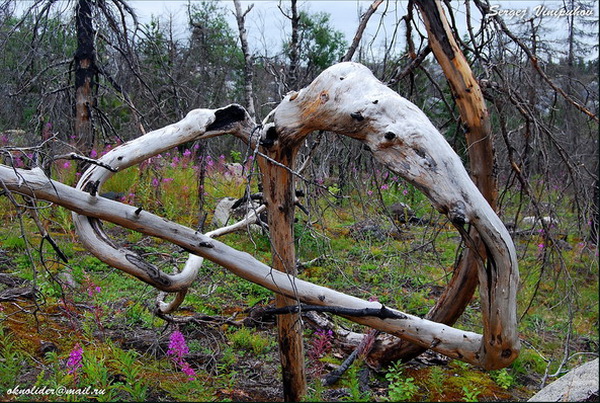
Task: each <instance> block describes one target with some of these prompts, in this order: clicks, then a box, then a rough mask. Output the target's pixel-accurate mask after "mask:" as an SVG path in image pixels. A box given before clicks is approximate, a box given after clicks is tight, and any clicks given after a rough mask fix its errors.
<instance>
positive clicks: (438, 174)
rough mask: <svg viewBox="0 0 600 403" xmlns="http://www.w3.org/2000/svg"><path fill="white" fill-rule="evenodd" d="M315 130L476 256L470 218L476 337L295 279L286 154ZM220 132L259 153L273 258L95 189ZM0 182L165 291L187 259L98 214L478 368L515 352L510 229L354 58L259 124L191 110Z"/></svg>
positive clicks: (179, 280)
mask: <svg viewBox="0 0 600 403" xmlns="http://www.w3.org/2000/svg"><path fill="white" fill-rule="evenodd" d="M318 130H329V131H332V132H336V133H339V134H342V135H345V136H349V137H351V138H354V139H356V140H358V141H360V142H361V143H362V144H363V145H364V146H365V147H366V148H368V149H369V150H371V152H372V153H373V156H374V157H375V158H376V159H377V160H379V161H380V162H381V163H383V164H385V165H386V166H387V167H388V168H389V169H390V170H392V171H394V172H395V173H397V174H398V175H400V176H402V177H403V178H404V179H406V180H407V181H409V182H410V183H412V184H413V185H414V186H415V187H417V188H418V189H420V190H421V191H422V192H423V193H424V194H425V195H426V196H427V197H428V198H429V199H430V200H431V202H432V204H433V206H434V207H435V208H436V209H437V210H438V211H440V212H441V213H443V214H445V215H447V216H448V218H449V219H450V221H451V222H452V223H453V224H454V226H455V227H456V228H457V229H458V231H459V233H460V234H461V235H462V236H463V239H464V241H465V243H466V245H467V246H468V247H469V248H471V249H473V251H474V254H475V255H476V256H479V254H478V245H476V244H474V242H473V241H472V237H471V236H470V235H469V234H468V233H467V231H466V230H465V226H466V225H470V226H471V227H472V228H474V230H475V231H477V233H478V234H479V236H480V237H481V242H482V244H483V245H484V247H485V250H486V251H487V255H488V256H487V261H486V264H485V265H483V264H480V265H478V279H479V288H480V294H481V305H482V309H484V310H485V311H486V312H484V314H483V335H479V334H477V333H474V332H469V331H463V330H459V329H456V328H453V327H451V326H448V325H444V324H441V323H438V322H435V321H431V320H428V319H422V318H418V317H415V316H413V315H410V314H407V313H403V312H400V311H397V310H394V309H391V308H387V307H384V306H383V305H382V304H381V303H379V302H374V301H373V302H370V301H364V300H361V299H359V298H356V297H352V296H350V295H346V294H343V293H340V292H337V291H334V290H331V289H328V288H325V287H321V286H318V285H315V284H312V283H310V282H307V281H302V280H300V279H298V278H296V277H295V276H294V274H293V271H292V270H293V268H292V266H293V261H292V260H290V259H291V258H292V257H293V256H294V250H293V248H291V247H290V246H291V245H293V239H292V235H291V221H290V220H291V219H292V217H293V211H294V195H293V180H292V179H293V176H294V171H293V168H294V167H293V161H294V157H295V155H296V152H297V150H298V147H299V145H300V144H301V143H302V140H303V139H305V137H306V136H307V135H309V134H310V133H311V132H313V131H318ZM224 134H232V135H234V136H236V137H238V138H240V139H242V140H243V141H245V142H247V143H248V144H249V145H250V146H251V147H253V149H256V148H258V149H259V150H262V152H261V153H259V155H260V158H262V159H263V161H261V162H260V167H261V169H262V171H263V172H262V173H263V188H264V190H265V198H266V200H267V204H268V210H269V227H270V228H271V230H273V229H274V228H277V230H276V231H277V232H276V233H273V232H272V233H271V239H272V241H273V261H272V266H269V265H266V264H264V263H262V262H260V261H258V260H256V259H255V258H254V257H252V256H251V255H249V254H248V253H245V252H242V251H238V250H236V249H234V248H232V247H230V246H227V245H225V244H224V243H222V242H219V241H217V240H215V239H213V238H211V237H209V236H206V235H204V234H201V233H199V232H198V231H195V230H193V229H190V228H186V227H184V226H182V225H179V224H176V223H173V222H169V221H167V220H165V219H163V218H161V217H158V216H156V215H154V214H152V213H150V212H146V211H143V210H142V209H141V208H136V207H134V206H129V205H126V204H123V203H120V202H116V201H113V200H108V199H106V198H102V197H99V196H98V191H99V189H100V187H101V186H102V184H103V183H104V182H105V181H106V180H107V179H108V178H109V177H110V176H112V175H113V171H116V172H119V171H121V170H123V169H125V168H127V167H129V166H132V165H135V164H138V163H140V162H142V161H143V160H145V159H147V158H149V157H151V156H154V155H157V154H159V153H161V152H163V151H165V150H167V149H170V148H173V147H176V146H177V145H179V144H182V143H184V142H187V141H191V140H204V139H206V138H209V137H214V136H219V135H224ZM260 158H259V159H260ZM108 167H110V168H111V169H107V168H108ZM0 180H1V181H2V184H3V186H4V187H5V188H6V189H8V190H10V191H12V192H17V193H22V194H25V195H29V196H33V197H36V198H38V199H44V200H48V201H51V202H53V203H56V204H59V205H61V206H64V207H66V208H68V209H70V210H73V211H74V221H75V227H76V230H77V232H78V234H79V236H80V240H81V242H82V244H83V245H84V246H85V247H86V248H87V249H88V250H90V251H91V252H92V253H93V254H94V255H96V256H97V257H98V258H99V259H101V260H102V261H104V262H106V263H108V264H110V265H111V266H113V267H116V268H119V269H121V270H123V271H125V272H127V273H129V274H131V275H133V276H135V277H137V278H139V279H141V280H143V281H145V282H147V283H149V284H151V285H153V286H154V287H156V288H158V289H160V290H162V291H167V292H178V293H181V292H185V290H187V289H188V288H189V287H190V285H191V284H192V282H193V280H194V278H195V277H196V274H197V270H198V267H199V266H198V265H197V264H187V265H186V266H185V267H184V269H183V270H182V271H181V272H180V273H178V274H166V273H163V272H161V271H160V270H159V269H158V268H157V267H156V266H154V265H152V264H151V263H149V262H146V261H145V260H144V259H143V258H142V257H141V256H139V255H138V254H136V253H134V252H132V251H129V250H127V249H125V248H123V247H121V246H119V245H117V244H116V243H115V242H113V241H112V240H111V239H110V238H109V237H108V235H107V234H106V233H105V232H104V231H103V229H102V225H101V221H100V220H106V221H110V222H113V223H115V224H117V225H120V226H123V227H125V228H129V229H133V230H135V231H138V232H141V233H144V234H147V235H151V236H156V237H159V238H162V239H165V240H168V241H170V242H173V243H175V244H177V245H178V246H181V247H182V248H184V249H186V250H188V251H189V252H190V253H192V254H193V255H196V256H200V257H202V258H205V259H209V260H211V261H213V262H215V263H217V264H219V265H221V266H222V267H224V268H226V269H228V270H230V271H232V272H233V273H235V274H237V275H238V276H241V277H243V278H245V279H247V280H249V281H252V282H254V283H256V284H260V285H262V286H264V287H266V288H268V289H270V290H272V291H274V292H276V293H278V294H279V295H281V296H282V298H281V299H280V300H279V305H284V304H290V305H298V302H301V303H305V304H308V305H320V306H334V307H341V308H349V309H365V308H375V309H376V310H378V311H382V312H385V313H386V315H373V316H348V318H349V319H351V320H353V321H355V322H357V323H361V324H364V325H367V326H370V327H372V328H374V329H378V330H381V331H383V332H387V333H390V334H393V335H395V336H398V337H400V338H402V339H405V340H407V341H410V342H411V343H414V344H417V345H419V346H421V347H423V348H430V349H433V350H434V351H437V352H440V353H442V354H445V355H447V356H449V357H452V358H456V359H460V360H463V361H466V362H470V363H472V364H475V365H479V366H481V367H483V368H485V369H497V368H502V367H506V366H507V365H509V364H510V363H511V362H513V361H514V359H515V358H516V357H517V355H518V352H519V339H518V336H517V327H516V293H517V287H518V282H519V274H518V265H517V258H516V252H515V248H514V245H513V242H512V240H511V238H510V236H509V234H508V231H507V230H506V228H505V227H504V225H503V224H502V222H501V221H500V219H499V218H498V216H497V215H496V213H495V212H494V210H493V209H492V207H491V206H490V204H489V203H488V202H487V201H486V200H485V198H484V197H483V196H482V194H481V193H480V192H479V190H478V189H477V187H476V185H475V184H474V183H473V181H472V180H471V178H470V177H469V175H468V173H467V172H466V170H465V168H464V167H463V165H462V163H461V161H460V158H459V157H458V156H457V155H456V153H455V152H454V151H453V150H452V148H451V147H450V145H449V144H448V143H447V142H446V140H445V139H444V137H443V136H442V135H441V134H440V133H439V132H438V130H437V129H436V128H435V127H434V126H433V124H432V123H431V122H430V121H429V119H428V118H427V117H426V116H425V114H424V113H423V112H422V111H421V110H420V109H419V108H418V107H416V106H415V105H414V104H412V103H411V102H409V101H408V100H406V99H404V98H402V97H401V96H400V95H398V94H397V93H396V92H394V91H393V90H391V89H389V88H388V87H387V86H385V85H384V84H382V83H381V82H380V81H379V80H377V79H376V78H375V77H374V76H373V74H372V73H371V72H370V71H369V69H367V68H366V67H364V66H362V65H360V64H356V63H340V64H337V65H335V66H332V67H330V68H329V69H327V70H325V71H324V72H323V73H322V74H321V75H319V76H318V77H317V78H316V79H315V80H314V81H313V82H312V83H311V84H310V85H309V86H308V87H306V88H304V89H302V90H300V91H298V92H292V93H290V94H288V95H287V96H286V97H285V98H284V99H283V101H282V102H281V103H280V104H279V105H278V106H277V108H275V109H274V110H273V111H272V112H271V113H270V114H269V116H267V118H266V119H265V121H264V122H262V125H258V124H257V123H256V122H254V121H253V119H252V118H251V117H250V116H249V114H248V113H247V111H246V110H245V109H244V108H242V107H241V106H239V105H229V106H227V107H224V108H221V109H216V110H208V109H197V110H194V111H191V112H190V113H189V114H188V115H187V116H186V117H185V118H184V119H183V120H181V121H179V122H177V123H174V124H172V125H169V126H167V127H165V128H162V129H159V130H156V131H153V132H150V133H148V134H146V135H144V136H142V137H139V138H137V139H135V140H132V141H130V142H127V143H124V144H123V145H121V146H119V147H116V148H114V149H113V150H111V151H110V152H108V153H107V154H105V155H104V156H103V157H101V158H100V159H99V160H98V164H94V165H92V166H91V168H89V169H88V170H87V171H86V172H85V173H84V174H83V175H82V177H81V179H80V181H79V183H78V185H77V187H76V188H71V187H69V186H66V185H64V184H61V183H58V182H55V181H52V180H50V179H49V178H47V177H46V176H45V175H44V173H43V170H42V169H39V168H35V169H32V170H22V169H16V168H13V167H8V166H0ZM267 182H268V183H267ZM191 259H197V258H193V257H192V258H191ZM283 298H286V299H283ZM448 303H452V301H449V302H448ZM292 329H293V326H291V324H290V325H286V327H285V330H284V332H288V331H292ZM280 330H281V327H280ZM287 336H288V334H286V333H283V334H280V342H281V345H280V348H281V349H282V350H283V351H284V352H285V351H287V350H289V349H290V348H291V347H290V345H288V344H285V343H287V342H288V341H289V339H288V338H287ZM292 348H298V349H300V348H301V347H300V346H298V347H292ZM297 351H298V350H297ZM295 370H297V371H303V369H295ZM285 376H289V374H285V375H284V377H285ZM295 387H297V388H298V390H294V391H290V396H296V397H300V396H301V395H302V393H303V390H304V389H303V388H304V386H303V385H295Z"/></svg>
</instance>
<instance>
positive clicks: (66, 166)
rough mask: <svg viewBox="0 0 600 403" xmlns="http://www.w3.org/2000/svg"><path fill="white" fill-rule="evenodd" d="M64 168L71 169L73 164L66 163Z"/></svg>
mask: <svg viewBox="0 0 600 403" xmlns="http://www.w3.org/2000/svg"><path fill="white" fill-rule="evenodd" d="M63 168H64V169H69V168H71V163H70V162H69V161H65V163H64V164H63Z"/></svg>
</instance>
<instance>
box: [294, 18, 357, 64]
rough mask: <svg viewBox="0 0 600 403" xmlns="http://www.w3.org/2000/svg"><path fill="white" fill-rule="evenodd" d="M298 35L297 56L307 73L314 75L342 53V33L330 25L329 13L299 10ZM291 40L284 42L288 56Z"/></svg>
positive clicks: (336, 59) (337, 58) (332, 62)
mask: <svg viewBox="0 0 600 403" xmlns="http://www.w3.org/2000/svg"><path fill="white" fill-rule="evenodd" d="M299 19H300V21H299V27H298V31H299V32H298V36H299V38H300V41H299V44H298V47H299V57H300V60H301V63H303V64H304V65H305V67H306V69H307V70H308V71H309V75H313V76H314V75H316V74H318V73H319V72H321V71H322V70H324V69H326V68H327V67H329V66H331V65H332V64H334V63H335V62H336V61H338V60H339V59H340V58H341V57H342V56H343V54H344V52H345V50H346V42H345V41H344V34H343V33H342V32H340V31H338V30H336V29H334V27H333V26H332V25H331V22H330V14H328V13H323V12H319V13H314V14H311V13H308V12H305V11H300V14H299ZM290 46H291V41H288V42H285V43H284V46H283V48H284V52H285V54H286V56H288V57H289V56H290V50H291V49H290Z"/></svg>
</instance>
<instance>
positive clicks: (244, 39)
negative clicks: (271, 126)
mask: <svg viewBox="0 0 600 403" xmlns="http://www.w3.org/2000/svg"><path fill="white" fill-rule="evenodd" d="M233 3H234V5H235V18H236V20H237V24H238V30H239V31H240V45H241V47H242V53H243V54H244V100H245V103H246V109H247V111H248V114H250V116H251V117H252V118H253V119H255V118H256V111H255V109H254V95H253V94H254V90H253V87H252V77H253V76H254V74H253V70H252V68H253V66H252V58H251V56H250V50H249V48H248V35H247V33H246V27H245V26H244V23H245V19H246V15H247V14H248V13H249V12H250V10H252V7H253V5H250V6H249V7H248V9H247V10H246V11H245V12H243V13H242V6H241V5H240V1H239V0H233Z"/></svg>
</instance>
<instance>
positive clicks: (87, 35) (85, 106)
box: [74, 0, 98, 155]
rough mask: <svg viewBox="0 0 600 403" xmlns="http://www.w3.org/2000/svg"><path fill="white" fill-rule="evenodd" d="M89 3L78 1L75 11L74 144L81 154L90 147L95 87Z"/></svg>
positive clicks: (87, 1)
mask: <svg viewBox="0 0 600 403" xmlns="http://www.w3.org/2000/svg"><path fill="white" fill-rule="evenodd" d="M92 7H93V1H92V0H79V1H78V3H77V9H76V11H75V24H76V29H77V51H76V52H75V124H74V129H75V145H76V147H77V148H78V149H79V150H80V151H81V152H82V153H84V154H86V155H87V154H88V152H89V151H90V150H91V149H92V148H93V147H94V141H95V138H94V126H93V122H92V108H93V107H94V104H95V92H96V88H97V82H96V78H97V75H98V69H97V68H96V50H95V48H94V27H93V21H92Z"/></svg>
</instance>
